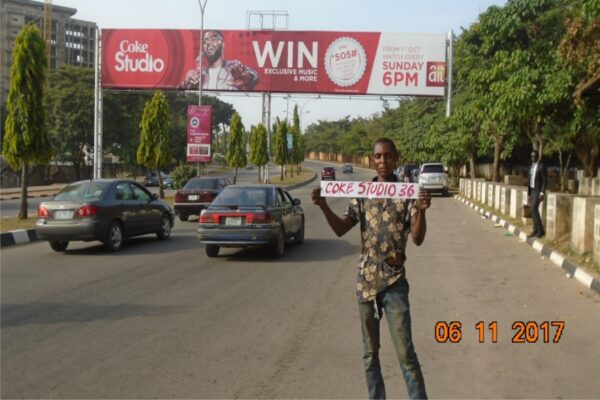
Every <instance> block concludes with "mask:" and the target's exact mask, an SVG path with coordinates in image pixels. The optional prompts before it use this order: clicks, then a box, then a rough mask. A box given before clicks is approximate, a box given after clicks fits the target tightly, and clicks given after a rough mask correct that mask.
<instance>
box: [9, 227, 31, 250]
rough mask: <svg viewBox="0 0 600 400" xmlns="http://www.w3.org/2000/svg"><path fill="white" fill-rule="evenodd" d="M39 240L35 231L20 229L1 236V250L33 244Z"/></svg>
mask: <svg viewBox="0 0 600 400" xmlns="http://www.w3.org/2000/svg"><path fill="white" fill-rule="evenodd" d="M36 240H38V237H37V232H36V230H35V229H18V230H16V231H10V232H6V233H2V234H0V248H2V247H6V246H14V245H15V244H23V243H31V242H34V241H36Z"/></svg>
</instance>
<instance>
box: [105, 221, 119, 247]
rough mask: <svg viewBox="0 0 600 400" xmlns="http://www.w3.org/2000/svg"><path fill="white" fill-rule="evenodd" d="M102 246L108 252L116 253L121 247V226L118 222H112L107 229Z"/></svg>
mask: <svg viewBox="0 0 600 400" xmlns="http://www.w3.org/2000/svg"><path fill="white" fill-rule="evenodd" d="M106 236H107V237H106V241H105V242H104V246H105V247H106V248H107V249H108V250H110V251H118V250H119V249H120V248H121V246H123V226H122V225H121V223H120V222H119V221H113V222H112V223H111V224H110V227H109V228H108V234H107V235H106Z"/></svg>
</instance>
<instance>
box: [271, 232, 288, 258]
mask: <svg viewBox="0 0 600 400" xmlns="http://www.w3.org/2000/svg"><path fill="white" fill-rule="evenodd" d="M284 251H285V234H284V232H283V229H282V228H281V227H280V228H279V232H278V233H277V240H276V241H275V243H273V244H272V245H271V255H272V256H273V257H274V258H280V257H282V256H283V252H284Z"/></svg>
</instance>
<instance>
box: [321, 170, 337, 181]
mask: <svg viewBox="0 0 600 400" xmlns="http://www.w3.org/2000/svg"><path fill="white" fill-rule="evenodd" d="M327 179H331V180H332V181H335V168H333V167H324V168H323V169H322V170H321V180H322V181H324V180H327Z"/></svg>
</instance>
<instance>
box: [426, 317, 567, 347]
mask: <svg viewBox="0 0 600 400" xmlns="http://www.w3.org/2000/svg"><path fill="white" fill-rule="evenodd" d="M462 327H463V325H462V323H461V322H460V321H451V322H446V321H438V322H437V323H436V324H435V340H436V342H438V343H447V342H450V343H460V342H461V341H462V339H463V332H462ZM474 328H475V331H476V333H477V334H478V340H479V343H485V342H488V341H490V342H492V343H498V336H499V334H498V321H492V322H490V323H489V324H488V325H487V326H486V324H485V322H484V321H479V322H477V323H476V324H475V326H474ZM564 329H565V322H564V321H543V322H536V321H528V322H523V321H515V322H513V324H512V334H513V336H512V339H511V341H510V343H539V342H542V343H558V342H559V341H560V339H561V337H562V334H563V331H564Z"/></svg>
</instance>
